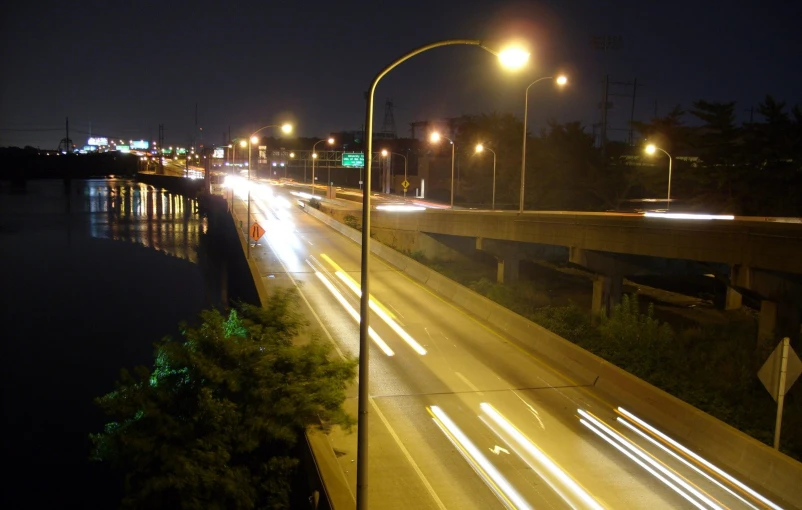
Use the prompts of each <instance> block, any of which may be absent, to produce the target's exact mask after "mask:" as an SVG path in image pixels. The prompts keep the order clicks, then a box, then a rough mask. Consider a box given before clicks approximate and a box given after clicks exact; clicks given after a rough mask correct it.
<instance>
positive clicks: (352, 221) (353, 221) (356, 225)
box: [343, 214, 362, 230]
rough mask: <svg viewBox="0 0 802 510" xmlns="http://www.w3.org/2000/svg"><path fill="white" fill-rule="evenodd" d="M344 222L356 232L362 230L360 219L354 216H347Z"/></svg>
mask: <svg viewBox="0 0 802 510" xmlns="http://www.w3.org/2000/svg"><path fill="white" fill-rule="evenodd" d="M343 222H344V223H345V224H346V225H348V226H349V227H351V228H353V229H354V230H361V229H362V226H361V225H360V222H359V218H357V217H356V216H354V215H353V214H348V215H346V217H345V218H343Z"/></svg>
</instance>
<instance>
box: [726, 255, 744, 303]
mask: <svg viewBox="0 0 802 510" xmlns="http://www.w3.org/2000/svg"><path fill="white" fill-rule="evenodd" d="M748 271H749V268H744V267H742V266H739V265H733V266H732V267H731V268H730V284H729V285H728V286H727V295H726V297H725V301H724V309H725V310H740V309H741V306H742V305H743V294H741V293H740V292H739V291H738V290H737V289H736V288H735V287H734V286H735V285H738V282H739V281H740V280H743V279H744V278H748V275H747V274H746V273H748Z"/></svg>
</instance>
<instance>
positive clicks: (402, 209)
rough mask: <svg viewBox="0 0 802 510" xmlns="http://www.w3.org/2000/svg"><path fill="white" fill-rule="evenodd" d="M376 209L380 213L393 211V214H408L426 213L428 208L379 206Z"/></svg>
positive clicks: (418, 206) (417, 206)
mask: <svg viewBox="0 0 802 510" xmlns="http://www.w3.org/2000/svg"><path fill="white" fill-rule="evenodd" d="M376 209H378V210H379V211H392V212H407V211H425V210H426V208H425V207H423V206H420V205H377V206H376Z"/></svg>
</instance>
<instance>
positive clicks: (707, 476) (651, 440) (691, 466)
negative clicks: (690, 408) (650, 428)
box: [616, 416, 759, 510]
mask: <svg viewBox="0 0 802 510" xmlns="http://www.w3.org/2000/svg"><path fill="white" fill-rule="evenodd" d="M616 421H618V423H620V424H622V425H624V426H625V427H627V428H628V429H630V430H631V431H633V432H635V433H636V434H638V435H639V436H641V437H642V438H644V439H646V440H647V441H649V442H650V443H652V444H653V445H655V446H656V447H658V448H660V449H661V450H663V451H664V452H666V453H667V454H669V455H671V456H672V457H674V458H675V459H677V460H678V461H680V462H682V463H683V464H685V465H686V466H688V467H689V468H691V469H693V470H694V471H696V472H697V473H699V474H700V475H702V476H704V477H705V478H707V479H708V480H710V481H711V482H713V483H714V484H716V485H718V486H719V487H721V488H722V489H724V490H725V491H727V492H729V493H730V494H732V495H733V496H735V497H736V498H738V499H740V500H741V502H743V503H744V504H745V505H746V506H748V507H749V508H754V509H755V510H759V508H758V507H756V506H754V505H752V504H751V503H749V502H748V501H747V500H745V499H744V498H743V497H741V495H740V494H737V493H736V492H735V491H734V490H732V489H730V488H729V487H727V486H726V485H724V484H723V483H721V482H719V481H718V480H716V479H715V478H713V477H712V476H710V475H709V474H707V473H705V472H704V471H702V470H701V469H699V468H698V467H696V466H694V465H693V464H691V463H690V462H689V461H687V460H686V459H684V458H682V457H681V456H680V455H678V454H677V453H676V452H675V451H674V450H671V449H670V448H668V447H666V446H665V445H663V444H662V443H660V442H659V441H657V440H656V439H655V438H653V437H652V436H650V435H648V434H646V433H645V432H644V431H642V430H641V429H639V428H637V427H636V426H635V425H633V424H632V423H630V422H628V421H627V420H625V419H623V418H621V417H620V416H619V417H618V418H616Z"/></svg>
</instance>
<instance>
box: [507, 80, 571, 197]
mask: <svg viewBox="0 0 802 510" xmlns="http://www.w3.org/2000/svg"><path fill="white" fill-rule="evenodd" d="M543 80H554V81H555V82H556V83H557V85H559V86H560V87H563V86H565V85H566V84H567V83H568V78H566V77H565V76H562V75H560V76H558V77H557V78H554V76H544V77H543V78H538V79H537V80H535V81H533V82H532V83H530V84H529V86H528V87H526V91H525V92H524V143H523V149H521V198H520V204H519V205H518V212H519V213H522V212H524V185H525V184H526V139H527V134H526V117H527V113H528V112H529V89H530V88H532V85H535V84H536V83H540V82H541V81H543Z"/></svg>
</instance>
